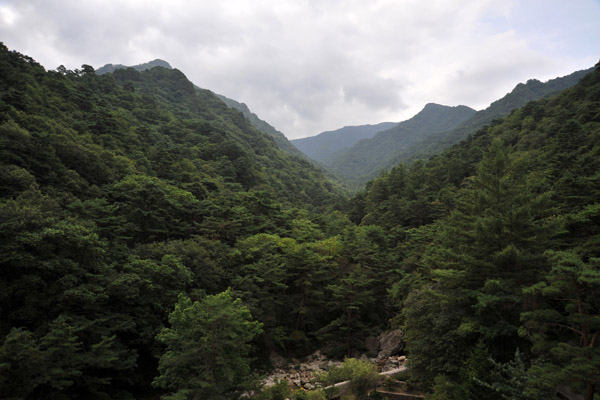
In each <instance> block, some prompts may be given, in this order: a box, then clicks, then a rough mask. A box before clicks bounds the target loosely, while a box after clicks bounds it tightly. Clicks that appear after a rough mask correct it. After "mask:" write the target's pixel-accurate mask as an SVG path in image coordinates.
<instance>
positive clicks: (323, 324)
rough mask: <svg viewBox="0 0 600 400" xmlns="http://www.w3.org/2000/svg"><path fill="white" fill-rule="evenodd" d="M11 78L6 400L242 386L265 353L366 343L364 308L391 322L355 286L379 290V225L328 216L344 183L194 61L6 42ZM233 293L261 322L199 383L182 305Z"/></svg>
mask: <svg viewBox="0 0 600 400" xmlns="http://www.w3.org/2000/svg"><path fill="white" fill-rule="evenodd" d="M0 82H1V83H0V85H1V86H0V93H1V98H0V112H1V114H0V132H1V135H0V141H1V142H0V149H1V153H0V154H1V156H0V157H1V158H0V160H1V166H0V168H1V170H2V173H1V174H0V176H1V182H0V193H1V195H2V199H1V202H0V227H1V228H0V234H1V239H0V254H1V259H0V263H1V264H0V273H1V275H0V285H1V287H0V293H1V295H0V313H1V314H0V315H1V319H0V321H1V325H0V336H1V337H2V341H1V344H0V393H1V395H0V397H3V398H99V397H103V396H104V397H106V396H110V397H111V398H127V397H132V396H133V397H137V398H139V397H144V396H147V395H148V396H149V395H151V394H152V393H157V391H158V393H160V392H173V393H175V392H178V391H180V390H182V391H184V392H185V391H186V390H188V389H190V388H189V386H186V385H192V387H193V388H194V390H198V391H201V392H202V393H204V395H203V396H204V397H210V396H226V397H232V396H234V394H235V393H239V391H240V390H242V389H245V388H247V387H248V386H247V385H246V384H250V383H252V382H251V381H252V379H250V378H251V377H252V374H250V373H249V371H250V369H248V363H249V362H250V356H249V355H248V354H249V352H250V353H251V354H252V358H257V361H256V363H258V365H263V366H264V365H266V364H265V359H266V357H268V354H269V352H270V351H271V350H273V349H276V350H281V349H284V348H285V349H287V351H293V352H296V351H297V352H299V353H302V352H304V351H306V349H310V348H314V346H316V345H317V343H319V342H329V341H334V342H335V341H337V339H338V338H340V337H343V338H344V340H343V343H347V346H354V341H353V340H354V338H355V337H358V336H357V335H359V334H360V332H362V331H361V329H365V323H364V321H363V320H362V319H361V318H359V316H363V315H365V316H369V315H372V316H371V317H368V318H372V319H375V320H376V322H378V323H383V322H384V320H385V317H384V316H383V315H381V316H375V314H374V313H369V312H368V311H367V309H366V308H365V309H362V308H361V309H360V310H359V311H355V310H354V309H352V312H351V313H350V315H353V318H352V319H347V315H348V314H346V313H345V310H346V309H347V308H348V307H351V306H352V305H353V304H355V303H356V302H363V303H364V304H365V307H366V306H367V305H370V306H372V307H374V304H376V303H375V302H376V299H377V297H371V296H370V293H371V292H365V293H364V294H361V296H362V297H360V298H357V299H355V300H347V299H346V297H344V296H349V294H348V293H349V292H348V291H351V290H356V289H355V288H354V286H352V285H354V284H355V283H356V280H357V279H358V276H360V277H363V278H364V277H368V279H366V280H364V281H362V280H361V281H360V285H361V287H367V288H370V290H371V291H372V292H374V290H375V289H374V287H375V285H374V284H373V282H374V281H375V279H376V278H378V277H379V275H378V274H379V273H380V272H379V271H372V270H370V269H369V268H362V267H361V266H362V263H363V259H364V258H365V257H366V258H367V259H368V257H369V254H370V252H369V250H368V249H369V248H370V247H369V246H371V247H373V246H374V247H377V246H378V241H380V240H383V239H382V238H381V235H379V233H378V232H377V231H374V232H372V231H371V230H369V229H363V228H357V227H355V226H353V225H352V224H351V223H350V222H349V221H348V220H347V219H345V218H344V216H343V215H340V214H339V213H337V214H336V213H334V214H328V213H327V209H328V208H331V205H332V204H333V203H334V202H335V201H338V200H340V199H341V198H342V195H341V194H340V193H339V192H338V191H337V190H336V189H335V188H334V187H333V185H332V184H330V183H329V182H327V181H325V179H324V178H323V176H322V174H321V173H320V172H319V171H318V170H316V169H315V168H314V167H312V165H311V164H310V163H309V162H307V161H305V160H303V159H300V158H294V157H291V156H289V155H287V154H286V153H284V152H283V151H281V150H279V149H278V148H277V146H276V145H275V143H274V142H273V140H272V139H271V138H270V137H268V136H266V135H265V134H263V133H261V132H259V131H257V130H256V129H255V128H253V127H252V126H251V124H250V123H249V122H248V121H247V120H246V119H245V118H244V117H243V115H242V114H241V113H239V112H238V111H236V110H233V109H231V108H229V107H227V106H226V105H225V104H224V103H223V102H221V101H220V100H219V99H218V98H217V97H215V96H214V95H213V94H212V93H211V92H209V91H206V90H198V89H196V88H195V87H194V86H193V84H192V83H191V82H189V81H188V80H187V79H186V78H185V76H184V75H183V74H182V73H181V72H180V71H177V70H169V69H165V68H160V67H159V68H153V69H150V70H147V71H143V72H138V71H136V70H133V69H120V70H116V71H115V72H114V73H113V74H105V75H102V76H99V75H96V74H95V73H94V71H93V69H92V68H91V67H89V66H83V67H82V69H81V70H77V71H69V70H66V69H65V68H62V67H60V68H58V69H57V70H56V71H45V70H44V69H43V68H42V67H41V66H40V65H39V64H37V63H36V62H35V61H34V60H32V59H31V58H28V57H27V56H24V55H21V54H19V53H17V52H11V51H8V49H7V48H6V47H5V46H2V47H1V49H0ZM357 243H361V245H358V244H357ZM363 244H365V245H363ZM353 247H360V248H361V249H365V250H364V251H366V252H367V253H366V254H364V255H363V254H362V253H360V252H359V253H357V254H354V253H353V252H352V251H351V250H350V249H351V248H353ZM356 274H358V275H356ZM228 287H231V288H232V290H233V292H226V290H227V288H228ZM230 293H234V294H230ZM333 293H335V294H333ZM211 296H212V297H211ZM378 296H379V299H380V300H381V299H382V298H383V297H384V296H385V293H384V292H383V290H380V291H379V292H378ZM235 298H241V299H242V300H243V302H244V305H243V306H241V305H240V304H239V303H238V302H237V300H235V301H234V299H235ZM187 302H189V303H187ZM219 302H222V304H231V307H230V308H229V307H225V306H223V307H220V308H219V309H221V308H222V309H223V313H226V312H229V313H231V314H229V315H230V317H226V315H228V314H223V316H222V318H226V320H227V321H230V323H232V324H233V323H234V322H235V321H238V322H239V323H240V324H241V325H239V326H241V327H242V328H243V327H245V326H249V325H247V324H246V323H245V322H244V320H249V319H250V318H252V319H253V320H258V322H257V323H258V324H259V325H260V329H259V325H256V326H255V328H253V329H252V330H249V331H247V332H240V333H239V335H241V337H246V338H248V341H252V343H251V344H248V343H247V344H244V343H241V345H243V346H248V347H247V348H246V347H244V348H240V347H236V346H234V344H233V343H230V342H228V340H230V339H227V337H225V336H223V337H221V336H220V337H221V339H219V340H220V342H219V343H216V344H215V345H217V344H218V345H219V346H224V347H222V348H224V349H225V350H227V349H231V351H233V353H231V351H230V353H227V354H228V355H227V356H226V351H225V350H224V351H223V357H224V358H219V359H218V360H217V359H216V358H215V359H214V360H213V363H212V364H211V366H210V372H207V370H204V371H205V373H204V374H203V373H202V372H199V375H200V377H199V379H200V380H201V382H200V381H194V380H191V381H190V380H188V379H186V376H188V375H189V374H194V371H195V370H194V369H192V367H190V369H189V370H185V369H184V371H180V372H177V371H179V370H175V372H174V370H173V368H175V366H173V365H172V363H176V362H184V359H186V357H188V356H189V355H190V354H188V353H187V351H188V350H189V351H192V350H193V348H195V347H194V346H193V345H190V346H189V347H185V346H184V348H183V351H182V352H181V353H177V352H176V351H175V350H173V346H177V345H176V343H177V342H176V339H177V338H179V339H181V340H188V339H185V337H186V336H185V335H187V334H188V333H186V332H189V330H188V331H186V330H185V329H187V328H185V325H181V324H179V323H176V322H175V318H176V317H175V314H172V313H174V312H175V311H174V307H175V305H176V304H179V305H180V306H179V307H180V308H179V310H181V312H182V313H183V314H184V315H186V316H189V318H200V317H199V316H198V315H196V314H193V313H192V312H193V311H192V310H197V311H198V312H203V311H202V310H205V307H214V305H213V306H211V304H213V303H219ZM187 304H189V307H187V306H186V305H187ZM361 304H362V303H361ZM196 307H198V308H196ZM246 307H247V308H246ZM188 309H189V310H188ZM186 310H188V311H186ZM228 310H229V311H228ZM190 313H192V314H190ZM250 313H251V314H250ZM170 314H171V315H172V316H171V322H169V320H168V317H169V315H170ZM194 315H196V317H194ZM233 315H237V316H239V317H240V318H241V319H239V320H236V319H234V318H233V317H232V316H233ZM250 315H251V317H249V316H250ZM186 318H187V317H186ZM365 318H366V317H365ZM196 325H197V324H194V325H191V326H189V327H188V328H189V329H197V328H195V327H196ZM163 328H165V329H166V328H170V329H174V330H176V331H177V332H178V334H177V335H175V336H176V338H175V339H173V338H172V336H173V335H170V336H169V335H168V334H167V333H164V334H161V330H162V329H163ZM198 329H199V328H198ZM211 329H212V328H211ZM228 330H235V326H224V327H223V328H222V332H227V331H228ZM165 332H168V331H165ZM220 332H221V331H220ZM260 332H264V333H262V334H260V336H259V333H260ZM213 333H214V332H213ZM202 334H205V335H207V334H208V333H207V332H206V331H204V332H200V333H197V334H195V335H196V336H193V337H195V338H196V339H195V340H199V341H200V340H203V339H202V337H203V336H202ZM165 335H166V336H165ZM173 340H175V341H173ZM213 340H217V339H216V338H215V337H213ZM197 345H199V343H197ZM347 346H346V345H344V346H342V350H341V353H342V354H343V353H345V352H346V350H347ZM167 349H169V350H168V351H167ZM234 349H235V350H234ZM173 351H175V353H176V356H175V358H174V360H175V361H173V360H171V358H170V357H171V356H173V354H174V353H173ZM227 351H229V350H227ZM213 355H214V356H215V357H216V354H214V353H213ZM178 357H179V358H178ZM236 357H238V358H236ZM159 360H160V364H159ZM169 360H171V361H169ZM223 360H225V361H223ZM229 360H237V361H236V366H235V367H236V368H233V369H232V366H231V364H230V362H229ZM190 362H191V361H190ZM159 365H160V368H159ZM183 381H185V382H186V383H182V382H183ZM153 382H154V383H153ZM227 382H229V383H227ZM152 385H153V386H152Z"/></svg>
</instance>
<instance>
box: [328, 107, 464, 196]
mask: <svg viewBox="0 0 600 400" xmlns="http://www.w3.org/2000/svg"><path fill="white" fill-rule="evenodd" d="M474 113H475V110H473V109H471V108H469V107H466V106H457V107H447V106H442V105H439V104H433V103H430V104H427V105H426V106H425V108H424V109H423V110H422V111H421V112H419V113H418V114H417V115H415V116H414V117H412V118H411V119H409V120H407V121H404V122H401V123H400V124H397V125H396V126H394V127H392V128H390V129H388V130H386V131H383V132H379V133H377V134H376V135H375V136H374V137H372V138H370V139H367V140H362V141H359V142H358V143H356V144H355V145H354V146H352V147H351V148H349V149H347V150H346V151H342V152H341V154H339V155H336V157H335V159H334V160H333V161H331V162H330V163H329V167H330V168H331V170H332V171H333V172H334V173H335V174H336V175H338V176H340V177H341V178H344V179H346V180H348V181H349V182H350V183H351V184H352V186H353V187H354V188H359V187H361V186H362V185H363V184H364V183H365V182H366V181H368V180H370V179H373V178H375V177H376V176H377V175H379V173H380V172H381V171H382V170H383V169H384V168H386V167H390V166H393V165H395V164H396V163H392V164H391V165H390V163H391V162H392V160H393V159H394V158H395V156H396V154H397V153H398V152H401V151H402V150H404V149H405V148H407V147H409V146H411V145H412V144H414V143H415V142H418V141H420V140H422V138H423V137H426V136H427V135H431V134H434V133H436V132H443V131H446V130H449V129H452V128H454V127H455V126H457V125H458V124H459V123H461V122H463V121H464V120H466V119H468V118H470V117H471V116H472V115H473V114H474ZM400 138H401V140H400Z"/></svg>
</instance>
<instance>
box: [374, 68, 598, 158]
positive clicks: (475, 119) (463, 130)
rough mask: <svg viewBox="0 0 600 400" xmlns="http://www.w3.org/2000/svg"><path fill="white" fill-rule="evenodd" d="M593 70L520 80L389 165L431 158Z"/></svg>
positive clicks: (405, 150) (411, 148)
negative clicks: (506, 92) (478, 109)
mask: <svg viewBox="0 0 600 400" xmlns="http://www.w3.org/2000/svg"><path fill="white" fill-rule="evenodd" d="M591 71H592V69H588V70H584V71H577V72H573V73H572V74H569V75H567V76H563V77H560V78H555V79H551V80H549V81H547V82H540V81H539V80H537V79H530V80H528V81H527V83H519V84H518V85H517V86H515V88H514V89H513V90H512V91H511V92H510V93H508V94H506V95H505V96H504V97H502V98H501V99H499V100H496V101H494V102H493V103H492V104H490V106H489V107H488V108H486V109H485V110H481V111H478V112H477V113H476V114H475V115H473V116H472V117H471V118H469V119H468V120H466V121H464V122H462V123H461V124H459V125H458V126H457V127H456V128H454V129H451V130H448V131H444V132H438V133H436V134H434V135H431V136H428V137H426V138H424V139H423V140H422V141H419V142H417V143H414V144H413V145H411V146H408V147H406V148H404V149H403V150H402V151H400V152H398V153H397V154H396V156H395V157H394V158H393V159H392V160H391V162H389V163H388V165H386V168H391V167H393V166H394V165H396V164H398V163H400V162H405V161H409V160H416V159H420V158H428V157H431V156H432V155H434V154H437V153H439V152H440V151H442V150H444V149H446V148H448V147H449V146H451V145H453V144H455V143H458V142H459V141H461V140H462V139H464V138H466V137H467V136H468V135H471V134H473V133H475V132H476V131H477V130H478V129H481V128H482V127H483V126H485V125H487V124H489V123H491V122H492V121H493V120H494V119H496V118H501V117H505V116H507V115H508V114H509V113H510V112H511V111H512V110H514V109H517V108H519V107H523V106H524V105H525V104H527V103H528V102H529V101H533V100H538V99H540V98H542V97H546V96H550V95H552V94H555V93H558V92H560V91H562V90H565V89H568V88H570V87H572V86H574V85H575V84H577V82H579V80H580V79H581V78H582V77H584V76H585V75H586V74H588V73H590V72H591Z"/></svg>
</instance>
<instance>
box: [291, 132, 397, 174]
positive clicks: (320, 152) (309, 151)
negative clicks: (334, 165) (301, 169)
mask: <svg viewBox="0 0 600 400" xmlns="http://www.w3.org/2000/svg"><path fill="white" fill-rule="evenodd" d="M397 124H398V123H397V122H381V123H379V124H375V125H359V126H345V127H343V128H340V129H336V130H334V131H325V132H322V133H319V134H318V135H316V136H311V137H307V138H302V139H293V140H290V142H292V144H293V145H294V146H296V147H297V148H298V149H299V150H300V151H302V152H303V153H304V154H306V155H307V156H309V157H310V158H312V159H313V160H316V161H319V162H321V163H323V164H325V165H329V164H331V162H332V161H333V160H334V159H335V157H336V155H337V154H340V153H341V152H343V151H345V150H347V149H349V148H350V147H352V146H354V144H356V143H357V142H358V141H359V140H362V139H369V138H372V137H373V136H374V135H375V134H376V133H378V132H381V131H384V130H386V129H390V128H392V127H393V126H395V125H397Z"/></svg>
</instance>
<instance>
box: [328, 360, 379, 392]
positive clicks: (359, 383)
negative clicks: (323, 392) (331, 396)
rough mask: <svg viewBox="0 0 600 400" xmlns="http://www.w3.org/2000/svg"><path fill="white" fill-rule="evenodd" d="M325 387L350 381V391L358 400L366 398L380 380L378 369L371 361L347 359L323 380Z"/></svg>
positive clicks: (331, 370) (332, 369) (333, 368)
mask: <svg viewBox="0 0 600 400" xmlns="http://www.w3.org/2000/svg"><path fill="white" fill-rule="evenodd" d="M321 379H322V381H323V383H324V384H325V385H333V384H335V383H337V382H342V381H350V390H351V391H352V393H353V394H354V396H356V398H357V399H364V398H366V396H367V394H368V393H369V391H370V390H371V389H373V388H374V387H375V386H376V385H377V383H378V382H379V380H380V377H379V374H378V373H377V369H376V368H375V366H374V365H373V364H371V363H370V362H369V361H361V360H357V359H355V358H346V359H345V360H344V362H343V363H342V364H341V365H340V366H339V367H332V368H331V369H330V370H329V371H328V372H327V374H326V375H325V376H324V377H322V378H321Z"/></svg>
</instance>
